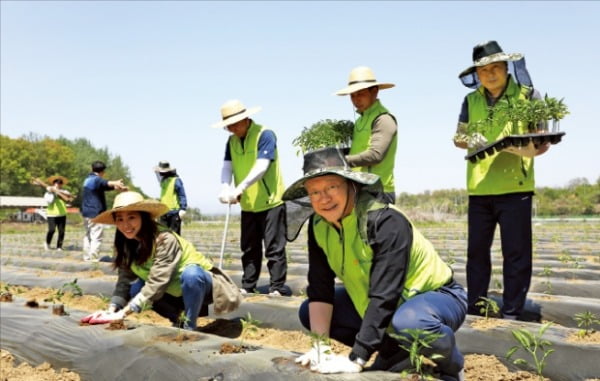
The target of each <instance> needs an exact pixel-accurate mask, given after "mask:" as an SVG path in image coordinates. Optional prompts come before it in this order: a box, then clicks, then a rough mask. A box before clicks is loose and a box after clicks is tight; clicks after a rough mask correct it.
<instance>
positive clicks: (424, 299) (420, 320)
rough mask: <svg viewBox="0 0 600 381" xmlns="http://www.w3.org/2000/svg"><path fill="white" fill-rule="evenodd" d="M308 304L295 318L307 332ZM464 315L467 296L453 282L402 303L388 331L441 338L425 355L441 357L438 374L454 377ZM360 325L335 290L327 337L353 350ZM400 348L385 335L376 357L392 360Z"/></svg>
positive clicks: (460, 364) (349, 303)
mask: <svg viewBox="0 0 600 381" xmlns="http://www.w3.org/2000/svg"><path fill="white" fill-rule="evenodd" d="M308 304H309V303H308V300H306V301H304V303H302V305H301V306H300V310H299V311H298V314H299V317H300V322H301V323H302V325H303V326H304V327H305V328H306V329H308V330H310V319H309V313H308ZM466 314H467V293H466V291H465V290H464V288H463V287H462V286H461V285H460V284H458V283H456V282H454V283H452V284H450V285H448V286H444V287H441V288H439V289H437V290H435V291H428V292H425V293H423V294H418V295H416V296H414V297H413V298H410V299H409V300H407V301H406V302H404V303H402V304H401V305H400V306H399V307H398V308H397V309H396V312H394V315H393V317H392V322H391V327H392V328H393V329H394V332H395V333H397V334H402V332H401V331H402V330H403V329H406V328H413V329H422V330H426V331H429V332H432V333H441V334H443V335H444V336H443V337H442V338H440V339H438V340H437V341H435V342H433V343H432V345H431V349H429V351H428V353H424V354H426V355H428V354H432V353H438V354H441V355H442V356H444V358H442V359H439V360H436V363H437V365H438V367H439V369H440V371H441V373H442V374H448V375H455V374H457V373H458V372H459V371H460V370H461V369H462V368H463V367H464V358H463V355H462V354H461V353H460V351H459V350H458V348H457V346H456V340H455V338H454V332H456V331H457V330H458V328H460V326H461V325H462V323H463V322H464V320H465V316H466ZM361 324H362V318H361V317H360V315H359V314H358V312H356V309H355V308H354V305H353V304H352V300H351V299H350V296H349V295H348V293H347V292H346V289H345V288H344V287H336V289H335V299H334V302H333V316H332V318H331V327H330V333H329V336H330V337H331V338H333V339H335V340H338V341H340V342H342V343H344V344H346V345H348V346H350V347H352V346H353V345H354V340H355V337H356V335H357V334H358V331H359V330H360V326H361ZM399 344H400V342H399V341H397V340H395V339H393V338H392V337H391V336H389V335H387V334H385V335H384V338H383V340H382V342H381V346H380V347H379V348H378V350H379V355H380V356H383V357H392V356H394V355H396V354H398V353H399V352H405V351H404V350H403V349H402V348H400V347H399ZM403 344H404V342H403ZM429 352H430V353H429ZM405 355H406V356H400V357H404V358H406V357H408V353H407V352H405ZM400 357H397V358H398V359H400Z"/></svg>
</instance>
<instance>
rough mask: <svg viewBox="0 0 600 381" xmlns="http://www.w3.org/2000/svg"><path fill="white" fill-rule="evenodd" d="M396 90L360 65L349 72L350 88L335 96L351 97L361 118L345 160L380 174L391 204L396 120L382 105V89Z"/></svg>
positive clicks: (360, 168)
mask: <svg viewBox="0 0 600 381" xmlns="http://www.w3.org/2000/svg"><path fill="white" fill-rule="evenodd" d="M391 87H394V84H392V83H381V82H378V81H377V80H376V79H375V75H374V74H373V71H372V70H371V69H370V68H368V67H366V66H359V67H356V68H354V69H352V71H351V72H350V78H349V79H348V86H346V87H344V88H343V89H341V90H339V91H337V92H336V95H350V100H351V101H352V104H353V105H354V107H355V108H356V112H357V113H358V114H360V117H359V118H358V119H357V120H356V122H355V124H354V133H353V136H352V146H351V147H350V154H349V155H348V156H346V161H347V162H348V164H349V165H350V166H351V167H354V168H355V170H359V171H363V172H370V173H374V174H376V175H378V176H379V177H380V178H381V182H382V183H383V190H384V192H385V195H386V196H387V197H388V199H389V202H391V203H392V204H393V203H395V202H396V193H395V185H394V164H395V163H394V162H395V160H396V146H397V144H398V134H397V130H398V126H397V124H396V118H394V116H393V115H392V114H390V113H389V111H388V110H387V109H386V108H385V107H384V106H383V105H382V104H381V101H380V100H379V99H378V94H379V90H384V89H389V88H391Z"/></svg>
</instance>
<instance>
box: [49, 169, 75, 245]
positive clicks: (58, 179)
mask: <svg viewBox="0 0 600 381" xmlns="http://www.w3.org/2000/svg"><path fill="white" fill-rule="evenodd" d="M47 182H48V184H52V185H49V186H48V187H47V188H46V193H45V194H44V200H45V201H46V203H47V204H48V207H47V209H46V219H47V220H48V233H46V242H44V250H50V243H51V242H52V237H53V236H54V232H55V231H56V229H57V228H58V238H57V240H56V250H58V251H61V250H62V247H63V242H64V240H65V228H66V226H67V205H66V203H67V202H71V201H73V196H72V195H71V193H70V192H69V191H68V190H66V189H63V186H64V185H67V183H68V182H69V180H67V178H66V177H63V176H58V175H56V176H50V177H49V178H48V180H47Z"/></svg>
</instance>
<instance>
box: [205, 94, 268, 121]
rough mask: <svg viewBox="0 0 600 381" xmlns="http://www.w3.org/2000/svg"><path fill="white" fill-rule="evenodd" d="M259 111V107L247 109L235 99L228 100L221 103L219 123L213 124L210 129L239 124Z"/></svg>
mask: <svg viewBox="0 0 600 381" xmlns="http://www.w3.org/2000/svg"><path fill="white" fill-rule="evenodd" d="M260 110H261V107H260V106H258V107H252V108H249V109H247V108H246V106H244V104H243V103H242V102H240V101H239V100H237V99H232V100H229V101H227V102H225V103H223V106H221V118H222V120H221V121H220V122H217V123H215V124H213V125H212V126H211V127H212V128H222V127H227V126H230V125H232V124H234V123H237V122H239V121H240V120H242V119H246V118H248V117H250V115H254V114H256V113H257V112H259V111H260Z"/></svg>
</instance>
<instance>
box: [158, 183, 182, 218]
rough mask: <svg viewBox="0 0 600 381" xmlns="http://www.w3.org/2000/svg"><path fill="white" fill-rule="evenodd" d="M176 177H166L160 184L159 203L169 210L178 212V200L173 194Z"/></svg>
mask: <svg viewBox="0 0 600 381" xmlns="http://www.w3.org/2000/svg"><path fill="white" fill-rule="evenodd" d="M176 179H177V177H175V176H173V177H167V178H166V179H164V180H162V181H161V182H160V202H162V203H163V204H165V205H166V206H168V207H169V210H179V199H178V198H177V194H176V193H175V180H176Z"/></svg>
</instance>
